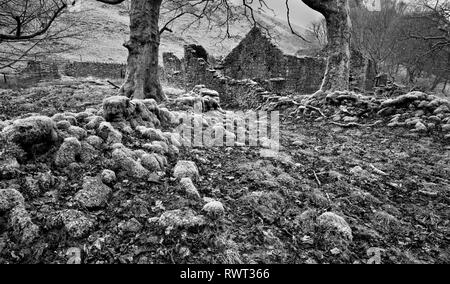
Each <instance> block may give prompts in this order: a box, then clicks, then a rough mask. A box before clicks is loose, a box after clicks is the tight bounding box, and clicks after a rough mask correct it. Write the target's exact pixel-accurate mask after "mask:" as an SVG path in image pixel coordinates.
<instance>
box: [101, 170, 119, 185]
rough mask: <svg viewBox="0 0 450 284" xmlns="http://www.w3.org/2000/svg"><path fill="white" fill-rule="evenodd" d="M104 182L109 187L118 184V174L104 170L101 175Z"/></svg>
mask: <svg viewBox="0 0 450 284" xmlns="http://www.w3.org/2000/svg"><path fill="white" fill-rule="evenodd" d="M101 178H102V182H103V183H104V184H107V185H112V184H114V183H115V182H116V180H117V178H116V173H115V172H114V171H111V170H103V171H102V173H101Z"/></svg>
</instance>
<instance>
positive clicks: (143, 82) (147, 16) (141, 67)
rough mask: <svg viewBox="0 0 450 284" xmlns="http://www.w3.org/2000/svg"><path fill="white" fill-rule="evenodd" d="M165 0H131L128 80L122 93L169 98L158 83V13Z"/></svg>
mask: <svg viewBox="0 0 450 284" xmlns="http://www.w3.org/2000/svg"><path fill="white" fill-rule="evenodd" d="M161 2H162V0H132V1H131V9H130V40H129V41H127V42H126V43H125V44H124V46H125V47H126V48H127V49H128V64H127V72H126V76H125V82H124V84H123V85H122V87H121V88H120V93H121V94H122V95H125V96H127V97H133V98H138V99H144V98H152V99H155V100H156V101H157V102H161V101H163V100H165V99H166V96H165V95H164V93H163V91H162V88H161V84H160V82H159V74H158V73H159V70H158V69H159V68H158V54H159V41H160V35H159V27H158V22H159V12H160V7H161Z"/></svg>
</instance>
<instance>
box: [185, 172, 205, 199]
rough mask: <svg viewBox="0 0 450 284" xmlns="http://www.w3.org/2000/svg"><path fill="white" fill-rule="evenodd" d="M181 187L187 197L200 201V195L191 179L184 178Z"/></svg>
mask: <svg viewBox="0 0 450 284" xmlns="http://www.w3.org/2000/svg"><path fill="white" fill-rule="evenodd" d="M180 186H181V188H182V189H183V191H184V192H185V193H186V195H187V196H188V197H189V198H192V199H200V198H201V197H200V193H199V192H198V190H197V188H196V187H195V185H194V183H193V182H192V180H191V179H190V178H187V177H186V178H182V179H181V180H180Z"/></svg>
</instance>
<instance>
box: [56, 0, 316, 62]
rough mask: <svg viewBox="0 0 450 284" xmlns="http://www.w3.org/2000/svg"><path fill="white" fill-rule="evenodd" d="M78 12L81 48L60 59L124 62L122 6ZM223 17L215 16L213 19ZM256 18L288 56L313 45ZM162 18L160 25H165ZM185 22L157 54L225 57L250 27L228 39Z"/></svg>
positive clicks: (90, 4)
mask: <svg viewBox="0 0 450 284" xmlns="http://www.w3.org/2000/svg"><path fill="white" fill-rule="evenodd" d="M84 3H85V4H84V5H85V6H83V8H82V11H81V12H79V14H78V15H77V16H80V17H81V18H82V19H83V23H82V25H84V26H85V27H86V28H89V29H90V30H92V31H90V32H89V34H88V35H86V37H85V38H84V39H83V41H82V42H81V47H80V48H79V49H77V50H74V51H69V52H65V53H63V54H60V55H58V56H59V57H60V58H61V59H69V60H76V61H80V60H82V61H102V62H120V63H124V62H126V58H127V50H126V49H125V48H124V47H123V46H122V44H123V43H124V42H125V41H126V40H127V39H128V35H129V27H128V24H129V16H128V13H127V10H126V8H125V6H122V5H117V6H113V5H107V4H102V3H99V2H95V1H85V2H84ZM222 16H224V15H217V19H220V18H222ZM256 16H257V19H258V21H259V22H260V23H262V24H263V25H265V26H267V27H269V29H270V32H271V34H272V36H273V39H274V40H275V41H277V42H278V45H279V46H282V47H283V50H284V51H285V52H286V53H289V54H295V53H296V52H297V51H298V50H300V49H308V48H310V47H313V46H314V44H311V43H308V42H305V41H304V40H302V39H300V38H299V37H297V36H295V35H293V34H292V33H291V31H290V29H289V27H288V25H287V23H285V22H283V21H282V20H280V19H278V18H275V17H273V16H269V15H265V14H261V13H257V15H256ZM165 20H166V19H164V16H162V19H161V23H163V22H165ZM188 22H189V19H187V18H180V19H178V20H177V21H176V22H175V23H174V25H173V27H172V30H173V33H169V32H165V33H163V36H162V39H161V47H160V51H161V52H163V51H164V52H165V51H171V52H174V53H175V54H176V55H177V56H179V57H182V56H183V45H185V44H190V43H195V44H200V45H202V46H204V47H205V48H206V50H207V51H208V52H209V53H210V54H212V55H214V56H225V55H227V54H228V53H229V52H230V51H231V50H232V49H233V48H234V47H235V46H236V45H237V44H238V43H239V42H240V41H241V40H242V39H243V38H244V37H245V35H246V34H247V32H248V31H249V30H250V29H251V24H250V23H248V22H246V21H242V22H239V23H235V24H233V25H232V27H231V34H232V35H233V36H234V37H232V38H227V39H223V38H218V36H219V34H218V31H217V30H214V29H213V30H208V26H207V25H206V24H205V23H202V24H201V25H199V26H194V27H193V28H191V29H188V30H186V31H184V32H183V27H184V26H185V25H186V24H187V23H188ZM295 29H296V31H297V32H299V33H300V34H303V35H306V34H307V31H306V29H305V28H304V27H299V26H295Z"/></svg>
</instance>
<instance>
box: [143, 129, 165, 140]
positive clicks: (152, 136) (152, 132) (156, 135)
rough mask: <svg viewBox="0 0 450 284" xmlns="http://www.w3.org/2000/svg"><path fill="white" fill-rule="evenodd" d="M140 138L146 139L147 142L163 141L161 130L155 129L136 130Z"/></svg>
mask: <svg viewBox="0 0 450 284" xmlns="http://www.w3.org/2000/svg"><path fill="white" fill-rule="evenodd" d="M136 130H138V131H139V133H140V134H141V135H142V137H144V138H146V139H148V140H149V141H164V140H165V137H164V135H163V133H162V131H161V130H159V129H155V128H146V127H144V128H141V127H139V128H136Z"/></svg>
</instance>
